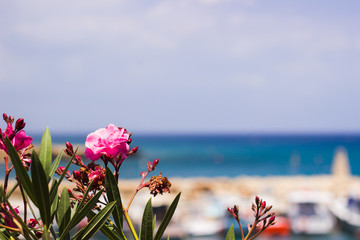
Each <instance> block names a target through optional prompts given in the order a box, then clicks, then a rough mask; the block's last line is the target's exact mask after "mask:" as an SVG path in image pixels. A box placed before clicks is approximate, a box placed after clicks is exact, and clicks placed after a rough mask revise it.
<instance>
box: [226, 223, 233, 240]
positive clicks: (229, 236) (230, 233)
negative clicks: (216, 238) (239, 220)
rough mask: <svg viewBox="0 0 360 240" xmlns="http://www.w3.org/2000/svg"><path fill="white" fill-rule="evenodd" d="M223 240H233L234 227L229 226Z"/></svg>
mask: <svg viewBox="0 0 360 240" xmlns="http://www.w3.org/2000/svg"><path fill="white" fill-rule="evenodd" d="M225 240H235V231H234V225H231V227H230V228H229V231H228V232H227V234H226V237H225Z"/></svg>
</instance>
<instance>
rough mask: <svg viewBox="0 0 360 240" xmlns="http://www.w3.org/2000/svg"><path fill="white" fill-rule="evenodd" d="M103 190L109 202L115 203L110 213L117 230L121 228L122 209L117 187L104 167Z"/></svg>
mask: <svg viewBox="0 0 360 240" xmlns="http://www.w3.org/2000/svg"><path fill="white" fill-rule="evenodd" d="M105 189H106V195H107V197H108V200H109V202H112V201H116V205H115V209H114V211H113V212H112V215H113V217H114V222H115V224H116V226H117V227H118V228H120V229H121V230H122V227H123V208H122V202H121V197H120V192H119V188H118V185H117V183H116V180H115V177H114V175H113V174H112V172H111V170H110V169H109V168H108V167H106V175H105Z"/></svg>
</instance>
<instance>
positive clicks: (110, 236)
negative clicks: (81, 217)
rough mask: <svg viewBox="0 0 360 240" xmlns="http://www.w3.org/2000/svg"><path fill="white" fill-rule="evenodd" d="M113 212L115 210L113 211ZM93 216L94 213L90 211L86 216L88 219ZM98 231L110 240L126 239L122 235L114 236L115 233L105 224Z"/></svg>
mask: <svg viewBox="0 0 360 240" xmlns="http://www.w3.org/2000/svg"><path fill="white" fill-rule="evenodd" d="M114 211H115V209H114ZM94 216H95V213H94V212H93V211H91V212H90V213H89V214H88V217H89V219H92V218H93V217H94ZM100 231H101V232H102V233H103V234H104V235H105V236H106V237H107V238H108V239H110V240H127V238H126V237H125V235H124V233H122V234H120V235H119V236H118V235H116V234H115V232H114V231H113V230H112V229H110V227H109V226H108V225H107V224H104V225H103V226H102V227H101V228H100Z"/></svg>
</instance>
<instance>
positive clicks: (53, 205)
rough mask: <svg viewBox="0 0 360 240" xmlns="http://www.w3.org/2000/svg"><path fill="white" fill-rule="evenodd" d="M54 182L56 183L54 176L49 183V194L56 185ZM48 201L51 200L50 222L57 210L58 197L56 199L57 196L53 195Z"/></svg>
mask: <svg viewBox="0 0 360 240" xmlns="http://www.w3.org/2000/svg"><path fill="white" fill-rule="evenodd" d="M56 183H57V180H56V179H55V178H53V181H52V183H51V188H50V196H51V193H52V191H55V190H54V188H55V186H56ZM56 192H57V189H56ZM50 202H51V222H52V221H53V220H54V217H55V213H56V211H57V206H58V203H59V199H58V197H55V198H54V199H50Z"/></svg>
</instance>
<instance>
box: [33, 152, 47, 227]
mask: <svg viewBox="0 0 360 240" xmlns="http://www.w3.org/2000/svg"><path fill="white" fill-rule="evenodd" d="M31 177H32V182H33V186H34V193H35V198H36V200H37V203H38V205H37V207H38V209H39V211H40V216H41V219H42V221H43V223H44V225H45V226H47V227H50V223H51V222H50V212H51V205H50V194H49V187H48V184H47V182H48V181H47V177H46V175H45V171H44V169H43V165H42V164H41V162H40V160H39V157H38V155H37V154H36V152H35V151H33V152H32V161H31Z"/></svg>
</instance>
